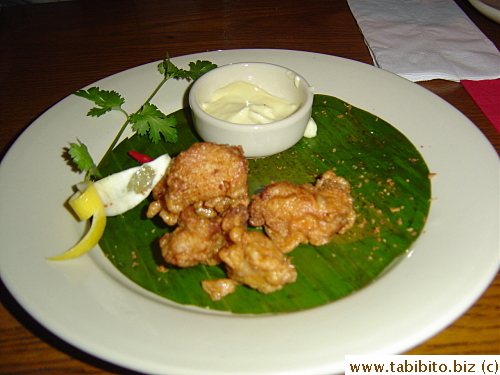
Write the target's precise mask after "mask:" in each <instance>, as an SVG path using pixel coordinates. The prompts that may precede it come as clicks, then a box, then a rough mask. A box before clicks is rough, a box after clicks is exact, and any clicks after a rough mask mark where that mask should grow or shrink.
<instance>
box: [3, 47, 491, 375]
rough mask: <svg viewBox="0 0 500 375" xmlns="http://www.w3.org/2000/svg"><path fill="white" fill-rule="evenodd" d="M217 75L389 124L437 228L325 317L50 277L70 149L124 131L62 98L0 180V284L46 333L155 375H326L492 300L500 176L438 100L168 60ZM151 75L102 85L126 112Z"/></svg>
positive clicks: (85, 263) (118, 120) (334, 80)
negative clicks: (182, 300)
mask: <svg viewBox="0 0 500 375" xmlns="http://www.w3.org/2000/svg"><path fill="white" fill-rule="evenodd" d="M197 59H207V60H211V61H213V62H215V63H217V64H218V65H223V64H227V63H232V62H238V61H263V62H270V63H275V64H280V65H284V66H287V67H289V68H291V69H293V70H295V71H297V72H300V73H301V74H302V75H304V77H305V78H306V79H307V80H308V81H309V82H310V83H311V84H313V85H314V86H315V87H316V92H317V93H324V94H328V95H332V96H337V97H340V98H342V99H343V100H345V101H347V102H349V103H351V104H353V105H355V106H358V107H361V108H363V109H365V110H367V111H369V112H372V113H374V114H376V115H378V116H380V117H381V118H384V119H385V120H387V121H389V123H391V124H393V125H394V126H396V127H397V128H398V129H399V130H400V131H402V132H403V133H405V134H406V135H407V136H408V137H409V138H410V139H411V140H412V142H413V143H414V144H415V145H416V146H417V147H418V148H419V150H420V151H421V152H422V154H423V156H424V157H425V159H426V161H427V163H428V165H429V167H430V169H431V171H432V172H434V173H437V176H436V177H435V178H434V179H433V180H432V183H433V197H434V198H435V200H434V201H433V203H432V206H431V213H430V216H429V218H428V222H427V226H426V228H425V231H424V233H423V235H422V236H421V237H420V238H419V239H418V241H417V242H416V244H415V246H414V249H413V252H412V255H411V256H410V257H408V258H407V259H404V261H402V262H401V263H399V264H398V265H397V266H396V267H394V268H393V269H392V270H391V271H390V272H388V273H386V274H385V275H384V276H383V277H382V278H381V279H379V280H378V281H376V282H375V283H373V284H371V285H370V286H368V287H366V288H364V289H362V290H361V291H359V292H357V293H355V294H353V295H351V296H349V297H347V298H344V299H342V300H340V301H337V302H334V303H331V304H329V305H326V306H323V307H319V308H315V309H311V310H307V311H304V312H298V313H290V314H284V315H275V316H259V317H248V316H232V315H223V314H210V313H207V312H205V311H203V310H200V309H186V308H184V307H182V306H177V305H174V304H169V303H165V301H164V300H160V299H159V298H154V297H152V296H151V295H150V294H148V293H147V292H144V291H142V290H141V289H140V288H134V287H133V286H132V285H130V283H128V282H127V280H124V277H122V276H121V274H118V273H117V272H114V268H113V267H109V262H107V260H106V259H105V258H104V257H103V256H102V253H101V251H100V249H98V248H96V249H94V250H92V252H91V253H90V254H89V255H85V256H83V257H81V258H77V259H75V260H71V261H65V262H49V261H46V260H45V257H46V256H52V255H57V254H59V253H61V252H63V251H65V250H66V249H68V248H69V247H71V246H72V245H73V244H74V243H75V242H76V241H77V240H78V238H79V236H80V235H81V234H82V232H83V225H82V224H80V223H77V222H76V221H75V219H74V218H73V216H72V215H71V214H70V213H69V211H68V210H67V209H66V208H65V207H64V203H65V201H66V199H67V198H68V197H69V196H70V195H71V193H72V189H71V187H72V185H73V184H75V183H77V182H78V181H79V180H80V178H81V176H79V175H77V174H75V173H73V172H72V171H71V170H70V168H69V167H68V165H66V163H65V162H64V160H63V159H62V157H61V154H62V148H63V147H65V146H67V145H68V142H74V141H75V140H76V138H78V139H80V140H81V141H82V142H84V143H86V144H87V145H88V146H89V148H90V150H91V152H92V153H93V154H94V157H95V159H96V160H99V158H100V157H101V156H102V154H103V153H104V151H105V149H106V147H107V146H108V145H109V144H110V142H111V140H112V138H113V137H114V136H115V134H116V132H117V130H118V128H119V126H120V125H121V124H122V122H123V118H122V115H121V114H120V113H118V112H117V113H111V114H107V115H105V116H102V117H101V118H99V119H95V118H89V117H86V116H85V114H86V112H87V111H88V109H89V108H90V105H91V103H90V102H88V101H86V100H84V99H82V98H78V97H76V96H71V97H68V98H66V99H64V100H62V101H61V102H59V103H58V104H56V105H55V106H54V107H53V108H51V109H50V110H48V111H47V112H46V113H44V114H43V115H42V116H41V117H40V118H39V119H38V120H36V121H35V122H34V123H33V124H32V125H31V126H30V127H29V128H28V129H27V130H26V131H25V132H24V133H23V134H22V136H21V137H20V138H19V139H18V140H17V141H16V143H15V144H14V145H13V146H12V148H11V149H10V151H9V152H8V154H7V155H6V156H5V158H4V160H3V162H2V164H1V168H0V272H1V277H2V279H3V281H4V282H5V284H6V285H7V287H8V289H9V290H10V291H11V293H12V294H13V295H14V297H15V298H16V299H17V300H18V301H19V302H20V304H21V305H22V306H23V307H24V308H25V309H26V310H27V311H28V312H29V313H30V314H31V315H32V316H33V317H34V318H35V319H37V320H38V321H39V322H40V323H41V324H43V325H44V326H45V327H47V328H48V329H49V330H51V331H52V332H53V333H55V334H56V335H58V336H59V337H61V338H62V339H64V340H66V341H68V342H69V343H71V344H73V345H74V346H76V347H78V348H80V349H82V350H83V351H86V352H88V353H91V354H93V355H95V356H97V357H100V358H102V359H104V360H107V361H110V362H112V363H115V364H118V365H121V366H125V367H127V368H130V369H134V370H138V371H142V372H145V373H148V374H154V373H161V374H189V375H193V374H217V375H221V374H231V375H234V374H276V373H280V374H283V373H287V374H305V373H315V374H321V373H325V374H331V373H336V372H343V366H344V356H345V355H346V354H376V353H386V354H394V353H401V352H403V351H405V350H407V349H410V348H411V347H413V346H415V345H418V344H420V343H421V342H423V341H425V340H427V339H428V338H429V337H431V336H432V335H434V334H435V333H437V332H438V331H440V330H441V329H443V328H445V327H446V326H447V325H448V324H450V323H451V322H452V321H453V320H454V319H456V318H457V317H459V316H460V315H461V314H463V312H464V311H465V310H466V309H467V308H468V307H469V306H470V305H471V304H473V303H474V301H475V300H476V299H477V298H478V297H479V296H480V295H481V293H482V292H483V291H484V289H485V288H486V287H487V286H488V285H489V283H490V282H491V279H492V278H493V276H494V275H495V273H496V270H497V268H498V263H499V243H498V240H499V236H498V234H499V233H498V228H499V217H498V212H499V210H498V202H499V160H498V156H497V154H496V152H495V150H494V149H493V147H492V146H491V144H490V143H489V142H488V140H487V139H486V138H484V136H483V135H482V133H481V132H479V131H478V129H477V128H476V127H475V126H474V125H473V124H472V123H471V122H470V121H469V120H468V119H467V118H466V117H465V116H463V115H462V114H461V113H459V112H458V111H457V110H456V109H455V108H453V107H452V106H450V105H449V104H447V103H446V102H445V101H443V100H441V99H440V98H438V97H437V96H435V95H434V94H432V93H431V92H428V91H426V90H425V89H423V88H421V87H420V86H418V85H416V84H414V83H411V82H409V81H407V80H405V79H403V78H400V77H398V76H396V75H393V74H391V73H388V72H385V71H383V70H380V69H377V68H374V67H372V66H369V65H365V64H362V63H359V62H354V61H351V60H346V59H342V58H337V57H333V56H327V55H321V54H313V53H307V52H297V51H285V50H231V51H217V52H209V53H201V54H196V55H190V56H184V57H179V58H175V59H173V61H174V63H175V64H177V65H180V66H184V67H187V64H188V63H189V62H190V61H195V60H197ZM156 65H157V64H156V63H152V64H147V65H144V66H139V67H137V68H134V69H131V70H127V71H125V72H122V73H119V74H116V75H113V76H111V77H108V78H105V79H103V80H101V81H99V82H97V83H95V85H98V86H99V87H100V88H102V89H108V90H109V89H113V90H116V91H118V92H119V93H121V94H122V95H123V96H124V97H125V98H126V100H127V101H126V107H127V108H128V109H130V110H131V111H134V110H135V109H136V108H137V107H138V106H139V104H141V103H142V101H143V100H144V99H145V98H146V97H147V96H148V95H149V93H150V92H152V90H153V88H154V87H156V84H157V83H158V82H159V80H160V79H161V76H160V74H159V73H158V72H157V71H156ZM186 87H187V84H186V83H185V82H176V81H172V82H169V83H168V84H167V85H166V87H165V88H164V89H163V90H162V91H161V93H160V94H159V96H158V97H157V98H156V100H155V101H154V102H155V103H156V104H157V105H159V107H160V108H161V109H162V110H163V111H164V112H166V113H169V112H171V111H173V110H176V109H178V108H180V107H181V106H182V105H183V96H184V95H185V91H186Z"/></svg>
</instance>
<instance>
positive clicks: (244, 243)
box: [219, 227, 297, 293]
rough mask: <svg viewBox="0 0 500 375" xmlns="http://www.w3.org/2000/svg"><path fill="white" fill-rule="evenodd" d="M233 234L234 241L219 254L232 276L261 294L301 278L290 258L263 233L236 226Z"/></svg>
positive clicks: (229, 275)
mask: <svg viewBox="0 0 500 375" xmlns="http://www.w3.org/2000/svg"><path fill="white" fill-rule="evenodd" d="M229 235H230V238H231V241H233V244H231V245H229V246H227V247H225V248H223V249H221V250H220V252H219V256H220V258H221V259H222V261H223V262H224V263H225V264H226V270H227V275H228V277H230V278H231V279H233V280H235V281H237V282H239V283H242V284H245V285H248V286H249V287H251V288H253V289H257V290H258V291H259V292H261V293H272V292H275V291H277V290H280V289H282V288H283V286H284V285H285V284H287V283H292V282H294V281H295V280H296V279H297V271H296V270H295V267H294V266H293V264H292V263H291V262H290V260H289V259H288V258H287V257H286V256H285V255H284V254H283V252H282V251H281V250H280V249H279V248H278V247H276V245H275V244H274V243H273V242H272V241H271V240H270V239H269V238H268V237H267V236H265V235H264V234H262V233H261V232H259V231H246V230H245V228H243V227H236V228H234V229H232V230H231V232H230V234H229Z"/></svg>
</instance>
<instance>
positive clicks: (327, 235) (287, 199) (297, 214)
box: [249, 171, 356, 253]
mask: <svg viewBox="0 0 500 375" xmlns="http://www.w3.org/2000/svg"><path fill="white" fill-rule="evenodd" d="M350 191H351V186H350V184H349V182H348V181H347V180H345V179H344V178H342V177H340V176H337V175H336V174H335V173H333V172H332V171H328V172H325V173H324V174H323V175H322V177H321V178H320V179H319V180H317V181H316V184H315V185H312V184H304V185H302V186H299V185H295V184H293V183H290V182H278V183H275V184H272V185H269V186H268V187H266V188H265V189H264V190H263V191H262V192H261V194H259V195H255V196H253V197H252V198H253V202H252V203H251V204H250V220H249V222H250V224H252V225H253V226H256V227H260V226H263V227H264V229H265V232H266V234H267V235H268V236H269V237H270V238H271V239H272V240H273V241H274V242H275V243H276V244H277V246H278V247H279V248H280V249H281V250H282V251H283V252H285V253H286V252H289V251H292V250H293V249H294V248H295V247H297V246H298V245H299V244H308V243H310V244H311V245H314V246H321V245H325V244H327V243H328V242H330V241H331V239H332V237H333V236H334V235H335V234H337V233H338V234H343V233H345V232H346V231H347V230H349V229H350V228H351V227H352V226H353V225H354V221H355V218H356V213H355V211H354V209H353V208H352V203H353V198H352V197H351V195H350Z"/></svg>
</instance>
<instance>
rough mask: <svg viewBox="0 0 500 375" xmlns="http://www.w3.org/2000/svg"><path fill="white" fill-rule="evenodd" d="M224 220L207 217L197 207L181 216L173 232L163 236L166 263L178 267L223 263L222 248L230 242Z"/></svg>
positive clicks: (162, 250) (189, 209) (187, 209)
mask: <svg viewBox="0 0 500 375" xmlns="http://www.w3.org/2000/svg"><path fill="white" fill-rule="evenodd" d="M226 238H227V237H226V235H225V233H224V232H223V231H222V228H221V219H220V218H217V219H210V218H203V217H200V216H199V215H197V214H196V212H195V210H194V208H193V207H191V206H190V207H187V208H186V209H185V210H184V211H182V213H181V214H180V216H179V223H178V226H177V227H176V228H175V230H174V231H173V232H170V233H166V234H164V235H163V236H162V237H161V238H160V248H161V254H162V256H163V258H164V259H165V261H166V262H168V263H170V264H173V265H176V266H178V267H183V268H185V267H193V266H196V265H197V264H199V263H202V264H205V265H208V266H215V265H217V264H219V263H220V258H219V255H218V253H219V250H220V249H221V248H222V247H223V246H226V245H227V240H226Z"/></svg>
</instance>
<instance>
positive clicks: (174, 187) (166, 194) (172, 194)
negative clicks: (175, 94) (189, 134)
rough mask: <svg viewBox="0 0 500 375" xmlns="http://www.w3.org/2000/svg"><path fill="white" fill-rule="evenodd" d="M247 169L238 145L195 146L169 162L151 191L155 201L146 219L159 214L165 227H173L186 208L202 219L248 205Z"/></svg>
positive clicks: (203, 143)
mask: <svg viewBox="0 0 500 375" xmlns="http://www.w3.org/2000/svg"><path fill="white" fill-rule="evenodd" d="M248 168H249V166H248V161H247V159H246V158H245V157H244V155H243V149H242V148H241V147H240V146H228V145H220V144H216V143H211V142H200V143H195V144H194V145H192V146H191V147H190V148H188V149H187V150H185V151H182V152H181V153H179V155H177V156H176V157H175V158H174V159H173V160H172V162H171V163H170V165H169V167H168V170H167V173H166V174H165V177H164V178H163V179H162V181H160V182H159V183H158V184H157V186H155V188H154V189H153V197H154V199H155V201H154V202H153V203H151V205H150V207H149V209H148V213H147V216H148V217H149V218H151V217H153V216H155V215H156V214H159V215H160V217H161V218H162V219H163V220H164V221H165V222H166V223H167V224H168V225H175V224H176V223H177V219H178V217H179V214H180V213H181V212H182V211H183V210H184V209H185V208H186V207H188V206H193V207H194V208H195V210H196V213H197V214H198V215H200V216H202V217H215V216H217V215H218V214H219V213H222V212H224V211H225V210H227V209H228V208H229V207H234V206H237V205H239V204H243V205H245V206H248V204H249V202H250V201H249V196H248V185H247V180H248V178H247V174H248Z"/></svg>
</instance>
